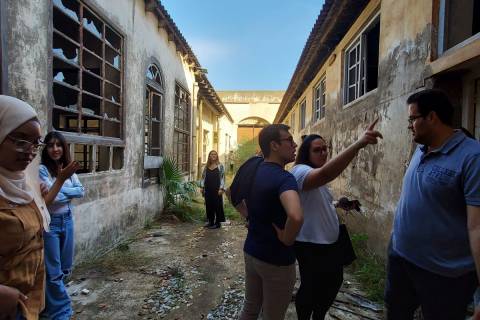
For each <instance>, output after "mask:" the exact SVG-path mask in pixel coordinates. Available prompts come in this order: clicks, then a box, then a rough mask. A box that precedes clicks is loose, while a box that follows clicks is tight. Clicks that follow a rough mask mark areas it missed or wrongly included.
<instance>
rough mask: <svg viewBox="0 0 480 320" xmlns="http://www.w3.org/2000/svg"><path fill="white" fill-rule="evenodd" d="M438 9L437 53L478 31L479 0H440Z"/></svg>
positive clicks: (479, 27) (479, 25) (479, 23)
mask: <svg viewBox="0 0 480 320" xmlns="http://www.w3.org/2000/svg"><path fill="white" fill-rule="evenodd" d="M439 9H440V10H439V26H438V35H439V36H438V51H439V54H442V53H443V52H444V51H445V50H448V49H450V48H452V47H454V46H455V45H457V44H459V43H461V42H462V41H464V40H466V39H468V38H470V37H472V36H474V35H475V34H478V33H479V32H480V19H479V17H480V0H455V1H452V0H442V1H440V8H439Z"/></svg>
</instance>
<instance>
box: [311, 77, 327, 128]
mask: <svg viewBox="0 0 480 320" xmlns="http://www.w3.org/2000/svg"><path fill="white" fill-rule="evenodd" d="M322 88H323V94H322V91H321V89H322ZM312 105H313V107H312V120H313V122H314V123H315V122H317V121H320V120H322V119H324V118H325V107H326V105H327V77H326V75H323V76H322V77H321V78H320V80H319V81H318V83H317V85H316V86H315V87H314V88H313V104H312Z"/></svg>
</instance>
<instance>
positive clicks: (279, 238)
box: [234, 124, 303, 320]
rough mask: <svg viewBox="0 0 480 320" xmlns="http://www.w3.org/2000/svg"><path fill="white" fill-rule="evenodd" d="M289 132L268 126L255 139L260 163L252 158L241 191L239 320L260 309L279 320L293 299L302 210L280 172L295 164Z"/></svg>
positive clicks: (255, 315)
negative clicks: (243, 227)
mask: <svg viewBox="0 0 480 320" xmlns="http://www.w3.org/2000/svg"><path fill="white" fill-rule="evenodd" d="M288 129H289V127H288V126H286V125H283V124H273V125H270V126H267V127H265V128H264V129H263V130H262V131H261V132H260V135H259V143H260V148H261V150H262V152H263V155H264V161H261V159H257V160H255V161H256V162H254V163H253V164H252V166H253V168H254V169H253V172H254V176H253V177H252V178H251V180H252V182H251V189H250V190H248V191H247V193H245V202H246V207H247V212H245V214H248V219H249V225H248V235H247V239H246V240H245V245H244V253H245V304H244V306H243V310H242V313H241V315H240V319H241V320H250V319H257V318H258V315H259V313H260V310H261V309H263V319H265V320H278V319H283V318H284V316H285V312H286V310H287V308H288V304H289V303H290V300H291V297H292V291H293V287H294V284H295V280H296V274H295V254H294V251H293V247H292V245H293V243H294V242H295V238H296V236H297V233H298V232H299V230H300V228H301V227H302V223H303V212H302V208H301V206H300V198H299V196H298V192H297V189H298V187H297V182H296V180H295V178H294V177H293V176H292V174H290V173H289V172H288V171H286V170H284V166H285V165H286V164H287V163H290V162H292V161H294V160H295V149H296V147H297V145H296V144H295V142H294V141H293V137H292V135H291V134H290V133H289V132H288ZM249 170H250V172H252V169H249ZM247 171H248V170H247ZM243 185H244V186H245V183H243ZM243 192H245V190H243ZM234 193H235V194H234V197H235V198H238V195H237V192H234ZM242 200H243V199H242ZM245 202H243V201H242V203H245ZM237 204H238V203H237ZM234 205H235V203H234ZM237 207H238V206H237Z"/></svg>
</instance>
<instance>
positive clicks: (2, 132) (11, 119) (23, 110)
mask: <svg viewBox="0 0 480 320" xmlns="http://www.w3.org/2000/svg"><path fill="white" fill-rule="evenodd" d="M32 119H37V113H36V112H35V110H34V109H33V108H32V107H31V106H30V105H29V104H28V103H26V102H24V101H22V100H19V99H17V98H14V97H10V96H5V95H0V143H3V141H4V140H5V138H6V137H7V135H9V134H10V133H11V132H12V131H13V130H15V129H16V128H18V127H19V126H21V125H22V124H24V123H25V122H27V121H29V120H32ZM38 166H39V161H38V159H34V160H33V161H32V163H30V164H29V165H28V167H27V169H25V170H24V171H16V172H13V171H10V170H7V169H5V168H3V167H0V196H1V197H3V198H5V199H7V200H8V201H10V202H13V203H16V204H21V205H26V204H29V203H31V202H32V201H34V202H35V204H36V205H37V207H38V209H39V210H40V213H41V214H42V218H43V227H44V229H45V230H46V231H48V225H49V224H50V214H49V213H48V210H47V206H46V205H45V200H44V199H43V196H42V195H41V192H40V181H39V178H38V177H39V176H38Z"/></svg>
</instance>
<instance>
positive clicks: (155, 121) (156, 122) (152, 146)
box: [144, 64, 164, 183]
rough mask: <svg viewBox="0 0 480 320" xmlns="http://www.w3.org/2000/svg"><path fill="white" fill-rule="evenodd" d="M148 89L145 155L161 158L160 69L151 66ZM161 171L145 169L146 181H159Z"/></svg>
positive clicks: (161, 109) (145, 120) (161, 88)
mask: <svg viewBox="0 0 480 320" xmlns="http://www.w3.org/2000/svg"><path fill="white" fill-rule="evenodd" d="M146 78H147V88H146V91H145V111H144V153H145V155H146V156H156V157H159V156H161V155H162V154H163V94H162V92H163V90H164V88H163V82H162V77H161V73H160V69H159V68H158V67H157V66H156V65H153V64H152V65H151V66H150V67H148V69H147V74H146ZM158 177H159V169H158V168H153V169H145V170H144V180H145V181H147V182H151V183H155V182H157V181H158Z"/></svg>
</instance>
